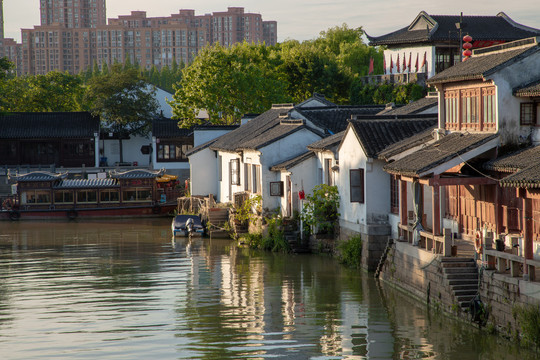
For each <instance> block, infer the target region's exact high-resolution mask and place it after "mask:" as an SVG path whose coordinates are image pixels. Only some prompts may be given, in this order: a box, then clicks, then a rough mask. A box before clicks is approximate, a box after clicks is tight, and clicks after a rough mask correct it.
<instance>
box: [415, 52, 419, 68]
mask: <svg viewBox="0 0 540 360" xmlns="http://www.w3.org/2000/svg"><path fill="white" fill-rule="evenodd" d="M415 68H416V72H418V53H416V65H415Z"/></svg>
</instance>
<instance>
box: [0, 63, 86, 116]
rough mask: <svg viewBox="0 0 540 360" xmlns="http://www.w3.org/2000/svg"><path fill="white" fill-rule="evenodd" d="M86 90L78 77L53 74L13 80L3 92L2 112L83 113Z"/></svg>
mask: <svg viewBox="0 0 540 360" xmlns="http://www.w3.org/2000/svg"><path fill="white" fill-rule="evenodd" d="M83 94H84V88H83V86H82V79H81V77H80V76H77V75H70V74H68V73H61V72H57V71H52V72H49V73H47V74H45V75H28V76H24V77H17V78H12V79H9V80H7V81H6V82H5V84H4V85H3V88H2V95H1V96H2V98H3V100H2V103H3V104H2V108H3V110H6V111H12V112H13V111H20V112H49V111H82V110H86V108H85V106H84V105H83V101H82V98H83Z"/></svg>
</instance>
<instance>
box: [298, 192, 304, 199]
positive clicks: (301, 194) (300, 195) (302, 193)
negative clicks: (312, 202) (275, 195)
mask: <svg viewBox="0 0 540 360" xmlns="http://www.w3.org/2000/svg"><path fill="white" fill-rule="evenodd" d="M298 198H299V199H300V200H304V199H305V198H306V194H305V193H304V190H300V191H299V192H298Z"/></svg>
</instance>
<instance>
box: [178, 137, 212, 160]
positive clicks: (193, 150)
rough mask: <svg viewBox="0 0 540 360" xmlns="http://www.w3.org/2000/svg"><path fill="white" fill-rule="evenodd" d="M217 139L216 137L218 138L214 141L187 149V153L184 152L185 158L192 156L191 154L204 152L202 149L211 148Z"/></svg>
mask: <svg viewBox="0 0 540 360" xmlns="http://www.w3.org/2000/svg"><path fill="white" fill-rule="evenodd" d="M217 139H219V137H218V138H215V139H212V140H209V141H207V142H205V143H202V144H200V145H197V146H195V147H192V148H191V149H189V150H188V151H186V156H191V155H193V154H195V153H198V152H199V151H201V150H204V149H206V148H208V147H209V146H211V145H212V144H213V143H215V142H216V141H217Z"/></svg>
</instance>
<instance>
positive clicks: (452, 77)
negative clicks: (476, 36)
mask: <svg viewBox="0 0 540 360" xmlns="http://www.w3.org/2000/svg"><path fill="white" fill-rule="evenodd" d="M539 51H540V47H538V46H525V47H520V48H516V49H512V50H507V51H501V52H494V53H489V54H486V55H479V56H475V55H473V56H472V57H471V58H469V59H468V60H466V61H463V62H460V63H457V64H455V65H454V66H452V67H449V68H448V69H446V70H444V71H442V72H440V73H438V74H437V75H435V76H433V77H431V78H430V79H428V81H427V83H428V84H436V83H443V82H449V81H464V80H478V79H484V78H485V77H487V76H489V75H491V74H492V73H494V72H495V71H497V70H499V69H501V68H503V67H506V66H508V65H510V64H512V63H514V62H515V61H518V60H520V59H521V58H525V57H527V56H529V55H531V54H534V53H536V52H539Z"/></svg>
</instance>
